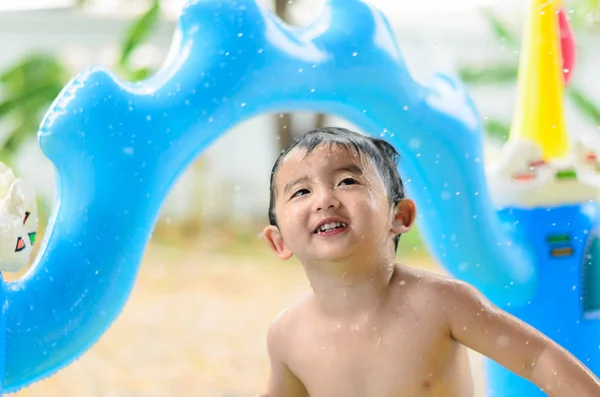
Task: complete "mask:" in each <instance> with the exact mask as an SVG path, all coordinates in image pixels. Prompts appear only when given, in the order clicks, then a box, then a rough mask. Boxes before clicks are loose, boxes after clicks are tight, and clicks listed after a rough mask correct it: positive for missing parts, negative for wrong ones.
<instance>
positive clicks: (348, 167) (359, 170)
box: [335, 164, 363, 175]
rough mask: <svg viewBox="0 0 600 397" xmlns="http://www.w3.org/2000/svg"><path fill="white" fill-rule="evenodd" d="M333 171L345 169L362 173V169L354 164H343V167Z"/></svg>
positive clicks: (354, 172)
mask: <svg viewBox="0 0 600 397" xmlns="http://www.w3.org/2000/svg"><path fill="white" fill-rule="evenodd" d="M335 171H336V172H340V171H346V172H351V173H353V174H358V175H362V174H363V170H362V169H361V168H360V167H359V166H357V165H356V164H349V165H345V166H343V167H340V168H337V169H336V170H335Z"/></svg>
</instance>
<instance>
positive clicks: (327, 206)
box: [265, 144, 415, 261]
mask: <svg viewBox="0 0 600 397" xmlns="http://www.w3.org/2000/svg"><path fill="white" fill-rule="evenodd" d="M274 185H275V198H274V200H275V213H276V217H277V223H278V225H279V228H277V227H275V226H268V227H267V228H266V229H265V237H266V239H267V241H268V243H269V244H270V245H271V248H273V250H274V251H275V252H276V253H277V255H278V256H279V257H280V258H281V259H288V258H289V257H291V256H292V254H294V255H296V256H297V257H298V258H299V259H300V260H302V261H310V260H326V261H339V260H343V259H345V258H348V257H349V256H351V255H353V254H359V255H360V256H369V255H371V254H372V253H373V254H375V256H379V255H378V253H380V252H382V251H383V252H385V253H387V252H388V251H389V250H390V249H391V250H392V251H391V252H392V254H393V246H394V245H393V244H394V243H393V240H394V237H395V236H396V235H397V234H399V233H404V232H406V231H407V230H408V229H409V227H410V226H411V224H412V222H413V220H414V214H415V207H414V204H413V203H412V201H410V200H403V201H402V202H401V203H400V204H399V205H398V206H396V207H392V206H391V205H390V201H389V199H388V197H387V189H386V187H385V185H384V182H383V181H382V179H381V177H380V176H379V174H378V172H377V171H376V170H375V168H374V166H373V164H372V163H371V162H370V161H368V160H367V159H366V157H365V156H362V158H361V156H359V155H357V154H355V153H353V152H352V151H350V150H348V149H346V148H344V147H341V146H337V145H329V144H324V145H321V146H319V147H317V148H315V149H314V150H313V151H312V152H311V153H310V154H308V155H306V151H304V150H303V149H294V150H292V151H291V152H290V153H289V154H288V155H287V156H286V157H285V159H284V160H283V161H282V163H281V165H280V167H279V169H278V170H277V173H276V175H275V180H274ZM373 259H375V258H373Z"/></svg>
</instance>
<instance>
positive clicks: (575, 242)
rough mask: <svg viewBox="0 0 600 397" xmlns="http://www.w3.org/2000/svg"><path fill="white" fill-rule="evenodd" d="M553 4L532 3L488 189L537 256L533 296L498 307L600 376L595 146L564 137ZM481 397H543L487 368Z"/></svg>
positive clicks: (599, 251) (493, 365) (492, 365)
mask: <svg viewBox="0 0 600 397" xmlns="http://www.w3.org/2000/svg"><path fill="white" fill-rule="evenodd" d="M560 5H561V4H560V2H557V1H553V2H549V1H542V0H534V1H530V9H529V15H528V20H527V24H526V28H525V31H524V38H525V41H524V43H523V49H522V52H521V61H520V62H521V63H520V71H519V80H518V86H519V88H518V95H517V104H516V110H515V115H514V120H513V124H512V130H511V134H510V139H509V142H508V144H507V145H506V146H505V147H504V148H503V149H504V151H503V153H502V158H501V161H500V163H499V164H498V165H497V166H496V168H495V169H494V170H493V171H491V173H490V179H489V180H490V190H491V195H492V197H493V198H494V199H495V201H496V204H497V205H498V206H499V207H500V208H502V209H501V211H500V213H499V214H500V216H501V217H502V218H504V219H505V220H507V221H509V222H512V223H513V224H514V225H515V227H516V228H518V229H519V230H520V231H521V233H523V235H525V236H527V242H528V243H529V245H530V247H531V249H532V251H533V252H534V253H535V255H536V257H537V271H536V274H537V288H536V292H535V294H534V295H533V296H531V298H530V299H529V301H528V302H526V303H523V302H520V303H519V304H514V303H513V304H511V305H510V306H508V305H507V306H505V307H504V308H505V309H506V310H508V311H509V312H511V313H512V314H514V315H515V316H517V317H519V318H521V319H523V320H525V321H527V322H528V323H530V324H531V325H533V326H535V327H536V328H537V329H539V330H540V331H542V332H543V333H545V334H546V335H548V336H549V337H551V338H552V339H554V340H555V341H556V342H558V343H560V344H561V345H562V346H563V347H565V348H566V349H568V350H569V351H571V352H572V353H573V354H575V356H577V358H579V359H580V360H581V361H582V362H583V363H584V364H585V365H586V366H588V367H589V368H590V369H591V370H592V371H594V372H595V373H596V374H600V350H599V349H598V346H599V345H600V239H599V237H598V230H599V227H598V226H599V220H600V218H599V209H598V205H597V203H596V197H597V195H598V188H599V187H600V184H599V181H600V180H599V173H598V171H599V170H600V167H599V163H598V159H597V153H598V149H599V148H600V143H599V142H597V141H596V140H595V139H594V137H593V136H589V137H586V136H584V137H583V138H578V139H569V135H568V134H567V128H566V124H565V119H564V115H563V112H564V111H563V90H564V84H565V83H564V82H563V73H562V72H563V71H562V70H561V68H563V67H564V66H563V64H570V66H569V69H570V70H569V72H570V71H571V69H572V64H573V62H574V60H573V58H571V59H568V60H561V45H560V42H559V41H560V38H561V37H562V38H563V41H562V43H563V45H562V48H563V50H564V49H565V48H566V49H567V50H568V46H565V45H564V37H565V36H564V30H565V29H564V28H563V29H561V30H562V31H563V33H562V34H561V32H559V27H558V26H559V25H560V24H559V23H557V18H556V14H557V10H558V9H559V8H560ZM561 18H562V17H561ZM565 21H566V20H564V19H563V20H562V22H561V23H562V24H564V23H565ZM571 40H572V38H571ZM571 47H573V46H571ZM567 56H569V57H573V52H572V51H569V52H568V54H567ZM565 68H566V67H565ZM565 80H566V81H568V78H567V79H565ZM488 395H489V396H504V397H520V396H528V397H529V396H531V397H536V396H540V397H541V396H545V395H546V394H544V393H543V392H541V391H540V390H539V389H538V388H537V387H536V386H535V385H533V384H532V383H530V382H528V381H526V380H524V379H522V378H520V377H518V376H516V375H514V374H512V373H511V372H509V371H507V370H506V369H504V368H503V367H501V366H499V365H498V364H496V363H494V362H491V361H488Z"/></svg>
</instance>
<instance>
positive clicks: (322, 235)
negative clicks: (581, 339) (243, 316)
mask: <svg viewBox="0 0 600 397" xmlns="http://www.w3.org/2000/svg"><path fill="white" fill-rule="evenodd" d="M397 157H398V153H397V152H396V150H395V149H394V148H393V147H392V146H391V145H389V144H388V143H386V142H385V141H383V140H379V139H373V138H370V137H365V136H362V135H360V134H357V133H354V132H351V131H348V130H346V129H342V128H324V129H319V130H314V131H310V132H308V133H307V134H305V135H304V136H302V137H301V138H299V139H298V140H296V141H295V142H294V143H293V144H292V145H291V146H290V147H289V148H288V149H286V150H285V151H284V152H283V153H281V155H280V156H279V158H278V160H277V162H276V163H275V166H274V167H273V172H272V174H271V204H270V209H269V218H270V223H271V225H270V226H268V227H266V228H265V231H264V235H265V238H266V240H267V242H268V244H269V245H270V247H271V248H272V249H273V251H274V252H275V254H276V255H277V256H278V257H279V258H280V259H284V260H285V259H289V258H290V257H291V256H292V255H296V256H297V257H298V259H299V260H300V261H301V263H302V265H303V267H304V269H305V272H306V274H307V277H308V278H309V281H310V283H311V287H312V289H313V293H312V294H310V295H309V296H307V297H306V298H304V299H302V300H301V301H299V302H297V303H296V304H294V305H293V306H292V307H290V308H289V309H287V310H285V311H284V312H282V313H281V314H280V315H279V316H278V317H277V318H276V319H275V320H274V321H273V323H272V324H271V326H270V328H269V332H268V336H267V347H268V352H269V357H270V361H271V374H270V379H269V383H268V387H267V393H266V394H265V395H264V396H267V397H309V396H310V397H342V396H343V397H353V396H357V397H358V396H360V397H417V396H419V397H470V396H473V384H472V379H471V370H470V365H469V360H468V356H467V349H466V347H469V348H471V349H473V350H475V351H478V352H480V353H482V354H483V355H485V356H487V357H489V358H491V359H493V360H495V361H497V362H498V363H500V364H502V365H504V366H505V367H507V368H508V369H510V370H512V371H513V372H515V373H517V374H518V375H520V376H522V377H525V378H527V379H529V380H531V381H532V382H533V383H535V384H536V385H538V386H539V387H540V388H542V389H543V390H544V391H545V392H546V393H548V395H549V396H551V397H573V396H577V397H592V396H594V397H597V396H600V381H599V380H598V379H597V378H596V377H594V375H593V374H592V373H591V372H590V371H589V370H588V369H586V368H585V367H584V366H583V365H582V364H581V363H580V362H578V361H577V360H576V359H575V358H574V357H573V356H572V355H570V354H569V353H568V352H567V351H565V350H564V349H562V348H561V347H559V346H558V345H557V344H555V343H554V342H552V341H551V340H549V339H548V338H546V337H544V336H543V335H542V334H541V333H539V332H538V331H536V330H535V329H533V328H532V327H530V326H528V325H527V324H525V323H523V322H521V321H519V320H517V319H515V318H514V317H512V316H510V315H508V314H507V313H504V312H503V311H501V310H500V309H498V308H496V307H494V306H492V305H491V304H490V303H489V302H488V301H487V300H486V299H485V298H484V297H482V296H481V294H480V293H478V291H476V290H475V289H474V288H473V287H471V286H469V285H467V284H465V283H462V282H460V281H457V280H454V279H450V278H448V277H443V276H438V275H435V274H432V273H429V272H425V271H420V270H416V269H412V268H408V267H405V266H403V265H400V264H396V262H395V257H396V255H395V250H396V248H397V245H398V240H399V238H400V235H401V234H402V233H405V232H407V231H408V230H409V229H410V227H411V225H412V224H413V221H414V220H415V214H416V208H415V204H414V203H413V202H412V201H411V200H409V199H406V198H405V196H404V188H403V185H402V181H401V179H400V177H399V175H398V171H397V164H396V161H397Z"/></svg>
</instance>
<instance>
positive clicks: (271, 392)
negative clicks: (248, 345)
mask: <svg viewBox="0 0 600 397" xmlns="http://www.w3.org/2000/svg"><path fill="white" fill-rule="evenodd" d="M286 335H288V332H286V329H285V322H278V321H275V322H273V323H272V324H271V327H270V328H269V332H268V333H267V350H268V352H269V361H270V364H271V372H270V374H269V383H268V385H267V393H266V394H262V395H260V396H258V397H308V392H307V391H306V388H305V387H304V385H303V384H302V382H301V381H300V380H299V379H298V378H297V377H296V376H295V375H294V374H293V373H292V371H290V369H289V368H288V366H287V365H286V364H285V361H284V358H283V357H284V353H285V351H286V345H287V344H286V343H285V339H284V338H285V337H286Z"/></svg>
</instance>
